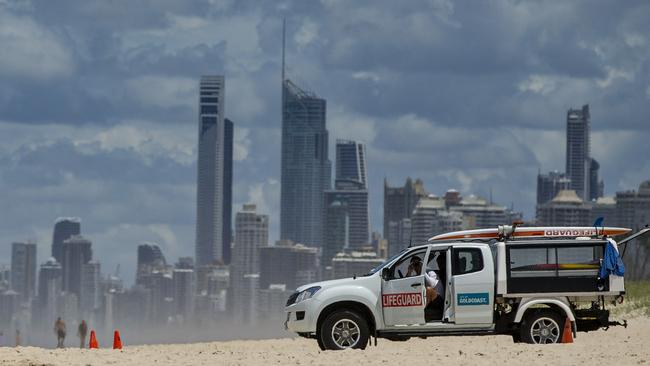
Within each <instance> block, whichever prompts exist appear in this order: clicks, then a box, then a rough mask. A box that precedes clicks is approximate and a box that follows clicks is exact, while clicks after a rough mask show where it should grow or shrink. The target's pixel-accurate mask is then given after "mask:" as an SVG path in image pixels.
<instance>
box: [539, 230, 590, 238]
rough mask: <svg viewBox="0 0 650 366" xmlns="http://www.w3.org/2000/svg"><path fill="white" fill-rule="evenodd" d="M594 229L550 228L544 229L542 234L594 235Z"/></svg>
mask: <svg viewBox="0 0 650 366" xmlns="http://www.w3.org/2000/svg"><path fill="white" fill-rule="evenodd" d="M594 235H596V230H594V229H551V230H546V231H544V236H594Z"/></svg>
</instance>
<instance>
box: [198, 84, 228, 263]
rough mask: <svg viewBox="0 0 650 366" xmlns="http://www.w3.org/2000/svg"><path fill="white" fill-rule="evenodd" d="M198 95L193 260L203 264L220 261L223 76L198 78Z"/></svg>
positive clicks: (221, 240) (222, 171)
mask: <svg viewBox="0 0 650 366" xmlns="http://www.w3.org/2000/svg"><path fill="white" fill-rule="evenodd" d="M199 94H200V95H199V129H198V130H199V131H198V132H199V149H198V163H197V190H196V253H195V257H196V264H197V265H206V264H212V263H214V262H215V261H217V262H222V261H223V260H224V242H223V232H224V219H223V214H224V207H223V206H224V202H223V199H224V150H225V149H224V133H225V128H224V98H225V80H224V77H223V76H220V75H219V76H214V75H210V76H202V77H201V81H200V85H199Z"/></svg>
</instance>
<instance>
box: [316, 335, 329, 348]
mask: <svg viewBox="0 0 650 366" xmlns="http://www.w3.org/2000/svg"><path fill="white" fill-rule="evenodd" d="M316 342H318V348H320V350H321V351H325V350H327V348H325V345H324V344H323V341H322V340H321V339H320V334H316Z"/></svg>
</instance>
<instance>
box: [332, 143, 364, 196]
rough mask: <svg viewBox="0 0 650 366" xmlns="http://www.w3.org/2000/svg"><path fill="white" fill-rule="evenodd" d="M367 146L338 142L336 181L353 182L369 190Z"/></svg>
mask: <svg viewBox="0 0 650 366" xmlns="http://www.w3.org/2000/svg"><path fill="white" fill-rule="evenodd" d="M367 175H368V173H367V167H366V146H365V145H364V144H363V143H361V142H358V141H351V140H341V139H338V140H336V180H353V181H355V182H359V183H361V184H362V185H363V187H364V188H365V189H368V182H367Z"/></svg>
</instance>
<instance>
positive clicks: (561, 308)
mask: <svg viewBox="0 0 650 366" xmlns="http://www.w3.org/2000/svg"><path fill="white" fill-rule="evenodd" d="M534 305H537V306H535V307H533V306H534ZM539 306H542V307H546V308H550V309H553V310H555V311H556V312H557V313H558V314H560V315H564V316H566V317H567V318H569V320H570V321H571V322H574V323H575V321H576V318H575V314H573V310H571V307H570V306H569V304H568V301H566V300H562V299H532V300H527V301H522V302H521V304H520V305H519V307H518V308H517V314H516V315H515V319H514V323H521V321H522V320H523V319H525V315H526V314H528V313H529V312H530V311H535V309H537V308H538V307H539Z"/></svg>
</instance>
